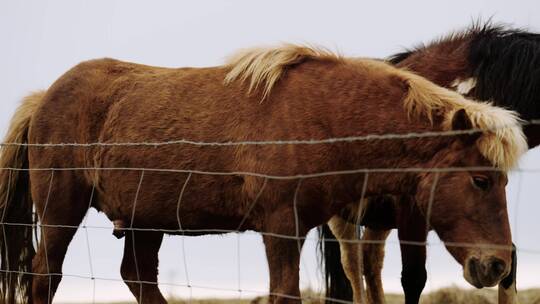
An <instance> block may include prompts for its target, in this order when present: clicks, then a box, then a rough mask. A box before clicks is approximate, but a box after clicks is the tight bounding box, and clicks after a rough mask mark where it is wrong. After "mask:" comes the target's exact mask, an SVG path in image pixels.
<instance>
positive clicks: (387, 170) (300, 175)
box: [0, 120, 540, 303]
mask: <svg viewBox="0 0 540 304" xmlns="http://www.w3.org/2000/svg"><path fill="white" fill-rule="evenodd" d="M522 124H523V125H536V124H540V120H533V121H525V122H522ZM507 127H513V126H497V127H495V128H492V129H489V130H486V129H471V130H457V131H437V132H410V133H403V134H368V135H363V136H348V137H337V138H323V139H306V140H303V139H288V140H257V141H250V140H247V141H214V142H203V141H196V140H189V139H179V140H170V141H161V142H151V141H149V142H91V143H75V142H65V143H15V142H4V143H0V147H3V148H6V147H21V146H23V147H36V148H67V147H73V148H92V147H155V148H158V147H161V146H167V145H194V146H201V147H205V146H207V147H235V146H262V145H320V144H336V143H350V142H357V141H371V140H396V139H404V140H406V139H415V138H429V137H437V136H458V135H464V134H474V133H478V132H485V131H496V130H499V129H504V128H507ZM0 170H9V171H50V172H51V180H50V185H52V178H53V177H54V172H55V171H140V172H141V177H140V180H139V185H138V188H137V194H138V192H139V190H140V187H141V184H142V183H143V177H144V173H145V172H169V173H185V174H188V175H189V177H191V175H192V174H197V175H214V176H231V175H245V176H253V177H260V178H264V179H265V181H264V184H263V187H262V188H261V190H260V192H258V194H257V198H258V196H259V195H260V194H261V192H262V191H263V189H264V186H265V185H266V182H267V180H269V179H274V180H298V185H297V188H296V190H295V198H294V206H295V207H294V208H295V222H296V233H295V234H294V235H287V234H279V233H271V232H265V231H257V232H252V231H241V229H240V228H241V227H242V224H243V223H244V221H245V219H246V217H247V216H248V215H249V213H250V212H251V210H252V208H253V206H254V205H255V203H256V202H257V199H255V200H254V202H252V205H251V207H250V208H249V211H248V212H247V214H246V216H245V217H244V219H243V220H242V221H241V224H240V225H239V226H238V228H237V229H236V230H227V229H185V228H183V227H182V224H181V222H180V218H179V215H178V214H177V216H178V225H179V229H161V228H148V227H136V226H134V223H133V218H134V212H135V206H136V203H137V196H138V195H137V194H136V195H135V201H134V207H133V213H132V221H131V223H130V225H129V227H113V226H95V225H88V224H87V222H86V217H85V219H84V220H83V222H82V224H81V225H55V224H42V223H39V222H36V223H13V222H8V221H4V220H2V221H0V225H1V226H20V227H31V228H40V229H41V228H62V229H79V228H82V229H84V230H85V235H86V242H87V252H88V256H89V263H90V276H85V275H79V274H62V273H54V272H50V271H47V273H34V272H23V271H16V270H9V269H7V270H5V269H2V270H0V273H5V274H8V273H12V274H20V275H32V276H48V277H49V281H51V277H52V276H64V277H71V278H80V279H88V280H92V281H93V299H92V303H95V294H96V286H95V281H96V280H102V281H118V282H126V283H138V284H141V285H140V286H141V291H142V284H158V285H164V286H173V287H183V288H189V291H190V296H189V298H190V301H191V299H192V289H203V290H204V289H206V290H215V291H235V292H238V293H240V294H242V293H246V294H254V295H260V294H265V295H274V296H278V297H283V298H288V299H294V300H302V299H308V297H306V296H304V297H297V296H292V295H287V294H280V293H269V292H268V290H250V289H245V288H242V287H241V280H240V265H238V288H236V289H232V288H220V287H211V286H201V285H193V284H191V282H190V281H189V274H188V270H187V267H188V263H187V261H186V258H185V248H184V242H183V241H182V251H184V254H183V256H184V261H183V263H184V264H183V266H184V269H185V275H186V278H187V283H186V284H179V283H175V282H161V281H160V282H153V281H144V280H142V279H140V278H139V271H138V269H137V278H138V279H137V280H123V279H116V278H107V277H99V276H96V275H95V274H94V271H93V264H95V261H92V256H91V250H90V240H89V237H88V229H107V230H110V229H115V230H118V231H121V232H124V233H129V232H131V233H134V232H135V231H151V232H162V233H167V234H176V235H182V239H183V237H185V236H192V235H193V236H196V235H200V234H224V233H240V232H242V233H253V234H258V235H262V236H271V237H276V238H283V239H289V240H296V241H297V242H298V250H299V251H300V250H301V246H302V245H301V242H306V241H310V242H317V241H318V240H319V239H318V238H310V237H308V236H307V235H306V236H301V235H300V234H299V232H298V215H297V214H296V196H297V193H298V191H299V189H300V187H301V182H302V180H303V179H308V178H318V177H327V176H334V175H350V174H366V176H367V174H371V173H422V172H430V173H437V174H439V173H445V172H464V171H500V169H498V168H495V167H445V168H416V167H411V168H358V169H349V170H336V171H326V172H307V173H298V174H293V175H279V174H272V173H263V172H249V171H241V170H239V171H230V172H226V171H210V170H195V169H174V168H142V167H51V168H14V167H4V168H0ZM512 171H514V172H540V168H516V169H514V170H512ZM188 181H189V178H188V179H187V180H186V181H185V183H184V185H183V187H182V191H181V194H180V197H179V199H178V208H179V206H180V203H181V198H182V193H183V192H184V190H185V188H186V186H187V185H188ZM433 188H435V187H433ZM50 190H51V189H50V186H49V193H48V194H50ZM94 191H95V186H93V188H92V195H91V197H90V202H89V204H88V206H89V207H90V206H91V205H92V199H93V197H94ZM432 191H433V193H432V195H434V192H435V190H434V189H433V190H432ZM362 196H363V195H362ZM48 199H49V197H48V196H47V201H48ZM431 201H432V198H431V199H430V204H429V205H430V206H431V203H432V202H431ZM177 212H178V211H177ZM325 241H326V242H344V243H355V244H360V245H361V244H407V245H416V246H446V247H464V248H490V249H500V250H512V248H511V247H509V246H504V245H498V244H479V243H460V242H443V241H441V242H428V241H426V242H414V241H401V240H400V241H387V240H362V239H359V238H355V239H341V240H337V239H326V240H325ZM238 242H239V239H238ZM516 250H517V251H518V252H525V253H531V254H539V255H540V250H537V249H532V248H522V247H519V246H518V247H517V248H516ZM239 251H240V250H239V243H238V263H239V264H240V256H239V255H240V253H239ZM133 254H134V257H135V260H136V254H135V243H134V242H133ZM46 261H47V263H48V258H46ZM48 268H49V267H48V264H47V269H48ZM49 286H51V285H49ZM49 293H50V291H49ZM49 296H51V295H50V294H49ZM310 298H311V299H318V300H329V301H333V302H335V303H352V302H350V301H344V300H340V299H333V298H327V297H324V296H310Z"/></svg>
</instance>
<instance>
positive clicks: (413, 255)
mask: <svg viewBox="0 0 540 304" xmlns="http://www.w3.org/2000/svg"><path fill="white" fill-rule="evenodd" d="M404 209H407V208H404ZM398 236H399V240H400V247H401V261H402V264H403V268H402V271H401V285H402V286H403V291H404V292H405V303H406V304H413V303H414V304H417V303H418V301H419V300H420V294H421V293H422V290H423V289H424V286H425V285H426V280H427V272H426V245H425V242H426V240H427V224H426V221H425V218H424V216H423V215H422V214H421V213H420V211H419V210H418V209H417V208H416V207H414V206H413V207H412V209H411V213H407V215H406V216H400V220H399V223H398Z"/></svg>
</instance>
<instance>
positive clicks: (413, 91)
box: [399, 71, 527, 170]
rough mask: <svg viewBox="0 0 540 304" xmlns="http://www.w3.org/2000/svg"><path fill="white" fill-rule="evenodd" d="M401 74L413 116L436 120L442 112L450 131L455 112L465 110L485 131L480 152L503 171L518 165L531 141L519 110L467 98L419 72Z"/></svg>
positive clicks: (474, 125) (474, 123)
mask: <svg viewBox="0 0 540 304" xmlns="http://www.w3.org/2000/svg"><path fill="white" fill-rule="evenodd" d="M399 73H400V74H401V77H403V78H405V79H406V81H407V83H408V84H409V92H408V94H407V96H406V97H405V100H404V105H405V108H406V109H407V111H408V113H409V114H410V115H412V116H421V115H423V116H425V117H427V118H428V119H429V120H430V121H433V115H434V114H436V113H439V114H441V115H443V116H444V121H443V123H442V124H443V129H444V130H448V131H450V130H451V128H452V123H451V122H452V118H453V115H454V113H455V112H456V111H458V110H460V109H465V111H466V112H467V115H468V116H469V118H470V120H471V122H472V124H473V128H474V129H479V130H481V131H482V136H481V137H480V138H479V139H478V141H477V142H476V144H477V147H478V149H479V151H480V153H481V154H482V155H483V156H484V157H485V158H486V159H488V160H489V161H490V162H491V163H492V164H493V165H494V166H496V167H498V168H501V169H503V170H509V169H511V168H512V167H514V166H515V165H516V164H517V161H518V159H519V157H520V156H521V155H522V154H523V153H525V152H526V151H527V141H526V139H525V135H524V134H523V131H522V129H521V125H520V123H521V120H520V119H519V117H518V115H517V113H516V112H514V111H510V110H507V109H503V108H500V107H496V106H493V105H491V104H490V103H486V102H480V101H473V100H469V99H466V98H465V97H463V96H462V95H460V94H458V93H456V92H454V91H451V90H448V89H445V88H442V87H439V86H436V85H435V84H433V83H431V82H430V81H428V80H426V79H424V78H422V77H420V76H417V75H415V74H412V73H409V72H406V71H400V72H399Z"/></svg>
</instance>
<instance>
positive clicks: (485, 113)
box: [225, 44, 527, 170]
mask: <svg viewBox="0 0 540 304" xmlns="http://www.w3.org/2000/svg"><path fill="white" fill-rule="evenodd" d="M307 59H318V60H331V61H335V62H348V63H350V64H357V65H360V66H363V67H364V68H366V67H368V68H373V69H377V70H383V71H385V72H387V73H389V74H393V75H396V76H398V77H399V78H401V79H403V81H404V82H406V83H407V84H408V87H409V91H408V94H407V95H406V96H405V98H404V100H403V103H404V107H405V109H406V111H407V113H408V114H409V115H410V116H414V117H419V116H425V117H427V118H428V119H429V120H430V121H431V122H432V121H433V115H434V114H439V115H444V117H445V120H444V122H443V128H444V129H445V130H451V120H452V117H453V114H454V113H455V112H456V111H458V110H460V109H465V111H466V112H467V114H468V116H469V118H470V120H471V122H472V124H473V128H475V129H479V130H482V131H483V134H482V136H481V137H480V138H479V139H478V141H477V142H476V145H477V147H478V149H479V151H480V153H482V155H484V157H486V158H487V159H488V160H489V161H490V162H491V163H492V164H493V165H494V166H496V167H498V168H501V169H503V170H508V169H510V168H512V167H514V166H515V165H516V164H517V161H518V159H519V157H520V156H521V155H522V154H523V153H525V152H526V151H527V141H526V140H525V135H524V134H523V131H522V129H521V126H520V120H519V118H518V115H517V113H516V112H513V111H509V110H506V109H503V108H499V107H495V106H492V105H491V104H489V103H486V102H478V101H472V100H469V99H466V98H465V97H463V96H462V95H460V94H458V93H456V92H454V91H451V90H448V89H445V88H442V87H439V86H437V85H435V84H433V83H432V82H430V81H429V80H426V79H425V78H423V77H421V76H418V75H416V74H413V73H411V72H408V71H406V70H403V69H397V68H395V67H393V66H391V65H390V64H388V63H385V62H382V61H377V60H370V59H361V58H343V57H341V56H339V55H336V54H334V53H332V52H330V51H328V50H326V49H324V48H313V47H307V46H297V45H293V44H287V45H284V46H282V47H278V48H254V49H248V50H244V51H241V52H238V53H237V54H236V55H234V56H232V57H231V58H229V60H228V61H227V65H228V66H230V68H231V70H230V71H229V73H228V74H227V76H226V78H225V84H229V83H230V82H232V81H235V80H240V81H241V82H245V81H246V80H248V78H249V79H250V81H249V88H248V92H252V91H253V90H256V89H258V88H259V87H260V86H264V90H263V97H262V98H263V99H264V98H266V97H267V96H268V94H269V93H270V91H271V90H272V88H273V87H274V85H275V84H276V83H277V81H278V80H279V78H280V77H281V76H282V75H283V73H284V72H285V70H286V69H287V68H288V67H290V66H293V65H296V64H299V63H301V62H303V61H305V60H307Z"/></svg>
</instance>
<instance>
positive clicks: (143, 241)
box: [120, 230, 167, 304]
mask: <svg viewBox="0 0 540 304" xmlns="http://www.w3.org/2000/svg"><path fill="white" fill-rule="evenodd" d="M162 240H163V233H161V232H154V231H135V230H131V231H126V233H125V243H124V257H123V259H122V266H121V268H120V272H121V274H122V278H123V279H124V282H125V283H126V285H127V286H128V288H129V290H130V291H131V293H132V294H133V295H134V296H135V298H136V299H137V303H152V304H154V303H156V304H160V303H167V301H166V300H165V298H164V297H163V295H162V294H161V292H160V290H159V287H158V285H157V275H158V269H157V268H158V252H159V248H160V246H161V241H162Z"/></svg>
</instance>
